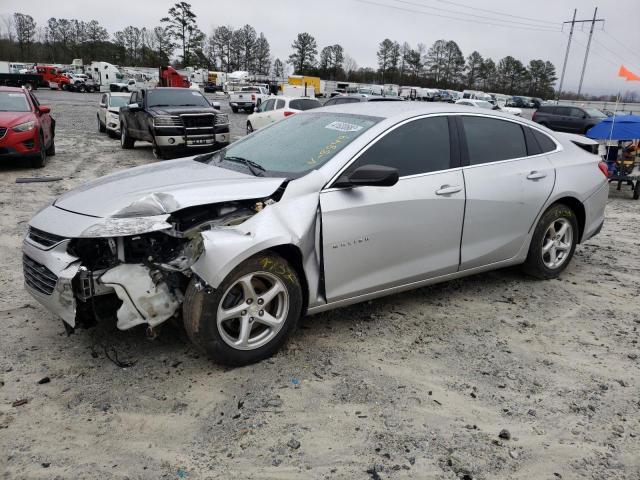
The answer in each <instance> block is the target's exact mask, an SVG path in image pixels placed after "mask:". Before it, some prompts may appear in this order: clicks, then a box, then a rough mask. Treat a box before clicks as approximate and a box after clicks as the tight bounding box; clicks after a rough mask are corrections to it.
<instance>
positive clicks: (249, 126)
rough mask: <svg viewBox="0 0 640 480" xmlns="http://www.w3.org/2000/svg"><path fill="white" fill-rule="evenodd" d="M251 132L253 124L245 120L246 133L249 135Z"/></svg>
mask: <svg viewBox="0 0 640 480" xmlns="http://www.w3.org/2000/svg"><path fill="white" fill-rule="evenodd" d="M252 133H253V125H251V122H247V135H250V134H252Z"/></svg>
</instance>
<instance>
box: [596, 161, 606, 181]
mask: <svg viewBox="0 0 640 480" xmlns="http://www.w3.org/2000/svg"><path fill="white" fill-rule="evenodd" d="M598 168H599V169H600V171H601V172H602V173H603V174H604V176H605V177H607V178H609V167H608V166H607V162H603V161H600V162H598Z"/></svg>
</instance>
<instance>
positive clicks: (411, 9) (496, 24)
mask: <svg viewBox="0 0 640 480" xmlns="http://www.w3.org/2000/svg"><path fill="white" fill-rule="evenodd" d="M354 1H356V2H359V3H366V4H368V5H375V6H378V7H383V8H390V9H393V10H399V11H402V12H409V13H417V14H419V15H427V16H430V17H440V18H447V19H450V20H457V21H460V22H471V23H474V24H482V25H491V26H493V27H504V28H512V29H517V30H530V31H535V32H551V33H554V32H557V33H561V32H560V30H549V29H546V28H528V27H520V26H511V25H505V24H501V23H490V22H483V21H480V20H472V19H469V18H460V17H452V16H450V15H441V14H438V13H431V12H425V11H424V10H416V9H415V8H406V7H399V6H396V5H387V4H384V3H378V2H373V1H371V0H354Z"/></svg>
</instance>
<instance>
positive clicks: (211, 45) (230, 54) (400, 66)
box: [0, 1, 557, 98]
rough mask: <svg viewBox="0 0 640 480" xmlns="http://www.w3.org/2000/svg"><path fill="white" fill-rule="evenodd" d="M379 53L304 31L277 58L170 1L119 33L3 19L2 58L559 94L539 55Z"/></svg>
mask: <svg viewBox="0 0 640 480" xmlns="http://www.w3.org/2000/svg"><path fill="white" fill-rule="evenodd" d="M174 53H177V56H174ZM376 56H377V68H371V67H359V66H358V65H357V63H356V62H355V60H354V59H353V58H352V57H350V56H349V55H348V54H347V53H346V52H345V51H344V48H343V47H342V46H341V45H340V44H334V45H327V46H324V47H323V48H322V49H319V47H318V44H317V42H316V39H315V38H314V37H313V36H312V35H311V34H309V33H307V32H302V33H299V34H298V35H297V37H296V38H295V39H294V41H293V43H292V45H291V54H290V55H289V57H288V58H287V59H280V58H275V59H274V58H273V57H272V55H271V51H270V45H269V41H268V40H267V38H266V37H265V35H264V33H262V32H260V33H259V32H257V31H256V29H255V28H254V27H253V26H251V25H244V26H242V27H240V28H234V27H232V26H219V27H217V28H214V29H213V31H212V32H211V34H210V35H205V34H204V33H203V32H202V30H200V28H199V27H198V24H197V16H196V14H195V13H194V12H193V10H192V8H191V5H190V4H189V3H187V2H184V1H181V2H178V3H176V4H175V5H174V6H172V7H171V8H170V9H169V11H168V12H167V15H166V16H165V17H162V18H161V19H159V24H158V25H157V26H155V27H151V28H147V27H138V26H133V25H131V26H128V27H126V28H124V29H122V30H119V31H117V32H114V33H113V34H109V32H108V31H107V29H106V28H104V27H103V26H102V25H100V23H99V22H98V21H97V20H90V21H88V22H85V21H83V20H78V19H66V18H54V17H52V18H50V19H48V20H47V22H46V23H45V24H44V25H38V24H37V23H36V22H35V20H34V19H33V17H31V16H30V15H25V14H23V13H14V14H13V15H10V16H4V17H3V18H2V22H1V23H0V58H3V59H7V60H23V61H25V60H29V61H34V62H41V63H45V62H47V63H63V64H68V63H70V62H71V60H72V59H74V58H82V59H83V61H84V62H85V63H88V62H90V61H92V60H101V61H107V62H110V63H115V64H118V65H131V66H141V67H157V66H160V65H166V64H170V63H172V64H173V65H174V66H177V67H184V66H193V67H203V68H208V69H210V70H219V71H226V72H232V71H237V70H245V71H248V72H250V73H253V74H257V75H272V76H274V77H283V76H286V75H287V74H288V73H290V72H293V73H296V74H304V75H318V76H320V77H322V78H325V79H329V80H344V81H352V82H359V83H395V84H401V85H415V86H429V87H436V88H452V89H464V88H470V89H478V90H484V91H496V92H502V93H506V94H521V95H530V96H536V97H542V98H550V97H552V96H553V94H554V84H555V82H556V80H557V77H556V70H555V67H554V65H553V64H552V63H551V62H549V61H545V60H541V59H536V60H531V61H530V62H529V63H528V64H527V65H524V64H523V63H522V62H521V61H520V60H518V59H516V58H514V57H512V56H506V57H504V58H502V59H500V60H499V61H498V62H497V63H496V62H495V61H494V60H493V59H491V58H488V57H487V58H485V57H483V56H482V55H481V54H480V53H479V52H477V51H473V52H472V53H471V54H469V55H468V56H467V57H466V58H465V57H464V55H463V54H462V51H461V50H460V48H459V46H458V45H457V43H456V42H455V41H452V40H436V41H435V42H434V43H433V45H431V47H429V48H427V47H426V45H425V44H422V43H419V44H417V45H416V46H415V47H412V46H411V45H410V44H409V43H407V42H403V43H399V42H397V41H393V40H391V39H388V38H386V39H384V40H383V41H382V42H380V44H379V45H378V49H377V52H376Z"/></svg>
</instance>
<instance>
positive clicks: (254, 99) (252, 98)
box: [251, 94, 256, 102]
mask: <svg viewBox="0 0 640 480" xmlns="http://www.w3.org/2000/svg"><path fill="white" fill-rule="evenodd" d="M251 101H252V102H255V101H256V96H255V95H253V94H251Z"/></svg>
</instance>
